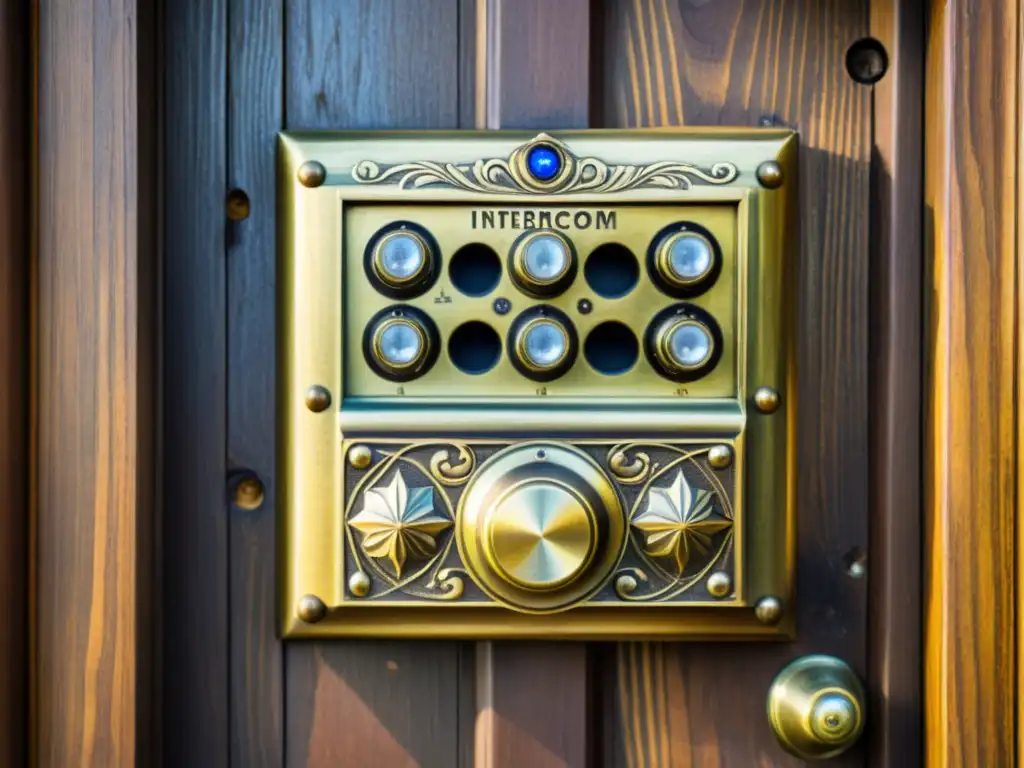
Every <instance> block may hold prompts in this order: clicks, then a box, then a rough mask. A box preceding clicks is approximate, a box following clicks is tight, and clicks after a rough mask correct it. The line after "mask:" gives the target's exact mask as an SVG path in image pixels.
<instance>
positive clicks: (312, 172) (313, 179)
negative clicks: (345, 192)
mask: <svg viewBox="0 0 1024 768" xmlns="http://www.w3.org/2000/svg"><path fill="white" fill-rule="evenodd" d="M326 180H327V169H326V168H324V166H323V163H318V162H317V161H316V160H307V161H306V162H304V163H303V164H302V165H300V166H299V183H300V184H301V185H302V186H304V187H309V188H310V189H313V188H314V187H319V186H320V185H321V184H323V183H324V182H325V181H326Z"/></svg>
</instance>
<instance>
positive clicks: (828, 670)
mask: <svg viewBox="0 0 1024 768" xmlns="http://www.w3.org/2000/svg"><path fill="white" fill-rule="evenodd" d="M768 720H769V722H770V723H771V726H772V730H773V731H775V736H776V738H778V740H779V743H780V744H781V745H782V747H783V748H784V749H785V750H786V751H787V752H789V753H790V754H793V755H796V756H797V757H800V758H803V759H804V760H824V759H827V758H830V757H836V756H838V755H841V754H842V753H843V752H845V751H846V750H848V749H849V748H850V747H852V746H853V745H854V743H856V741H857V739H858V738H859V737H860V734H861V732H862V731H863V730H864V689H863V687H862V686H861V683H860V680H858V679H857V675H856V674H855V673H854V672H853V670H852V669H850V667H849V666H847V665H846V664H845V663H844V662H843V661H841V660H840V659H837V658H834V657H832V656H804V657H802V658H799V659H797V660H796V661H794V662H792V663H791V664H789V666H787V667H786V668H785V669H783V670H782V671H781V672H780V673H779V674H778V675H777V676H776V678H775V681H774V682H773V683H772V686H771V688H770V689H769V691H768Z"/></svg>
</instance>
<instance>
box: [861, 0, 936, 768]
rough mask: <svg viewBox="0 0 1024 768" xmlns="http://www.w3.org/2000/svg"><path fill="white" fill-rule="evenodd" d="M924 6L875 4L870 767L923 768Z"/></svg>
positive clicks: (884, 0) (880, 0)
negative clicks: (879, 69) (878, 60)
mask: <svg viewBox="0 0 1024 768" xmlns="http://www.w3.org/2000/svg"><path fill="white" fill-rule="evenodd" d="M924 26H925V25H924V7H923V3H921V2H918V0H873V2H872V3H871V31H872V34H873V36H874V37H875V38H876V39H877V40H879V41H880V42H881V43H882V44H883V45H884V46H885V49H886V51H887V53H888V56H889V63H890V64H889V71H888V73H887V74H886V75H885V77H884V78H883V79H882V80H881V81H879V82H878V84H877V85H875V86H874V147H873V150H872V157H871V193H872V198H871V237H872V243H871V279H870V286H871V287H870V306H871V312H870V318H871V326H870V336H871V340H872V342H871V343H872V349H873V354H872V355H871V356H870V366H871V367H870V383H869V386H870V401H869V413H870V414H871V419H870V422H869V424H870V430H869V433H870V451H871V505H870V509H871V520H870V530H871V544H870V547H869V550H868V551H869V552H870V557H868V558H867V561H866V567H867V569H868V574H869V576H868V585H869V587H870V595H869V603H870V606H871V609H870V612H869V627H870V634H869V640H868V680H867V683H868V685H867V690H868V696H869V705H868V706H869V708H870V710H869V711H870V712H871V720H870V725H869V730H868V733H867V736H866V740H867V742H868V745H869V762H868V764H869V765H872V766H879V767H881V766H892V767H893V768H902V767H903V766H910V765H920V764H921V761H922V752H921V743H922V742H921V733H922V726H923V710H924V706H923V702H922V693H923V690H922V680H921V676H922V668H921V653H922V647H921V545H920V542H921V513H920V510H921V430H922V423H921V410H922V405H921V391H922V378H921V357H922V355H921V338H922V333H923V325H922V314H923V301H922V296H921V293H922V291H921V287H922V282H923V274H922V264H921V247H922V246H921V226H922V223H923V218H924V217H923V203H924V201H923V197H922V194H923V191H922V182H923V168H922V160H923V155H924V148H923V146H922V141H921V137H922V135H923V131H924V126H923V124H922V118H923V112H924V100H923V90H922V88H923V80H924V37H925V36H924Z"/></svg>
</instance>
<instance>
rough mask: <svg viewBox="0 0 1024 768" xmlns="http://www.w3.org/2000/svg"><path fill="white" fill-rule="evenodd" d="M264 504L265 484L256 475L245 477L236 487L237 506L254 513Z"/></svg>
mask: <svg viewBox="0 0 1024 768" xmlns="http://www.w3.org/2000/svg"><path fill="white" fill-rule="evenodd" d="M262 504H263V483H261V482H260V479H259V478H258V477H256V476H255V475H249V476H247V477H243V478H242V479H241V480H239V481H238V484H237V485H236V486H235V506H236V507H238V508H239V509H246V510H249V511H252V510H254V509H259V508H260V506H262Z"/></svg>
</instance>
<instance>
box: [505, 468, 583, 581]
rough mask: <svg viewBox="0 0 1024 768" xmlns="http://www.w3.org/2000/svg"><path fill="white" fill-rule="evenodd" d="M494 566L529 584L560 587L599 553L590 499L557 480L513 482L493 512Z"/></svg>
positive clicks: (508, 575) (511, 578)
mask: <svg viewBox="0 0 1024 768" xmlns="http://www.w3.org/2000/svg"><path fill="white" fill-rule="evenodd" d="M488 522H489V526H488V529H489V530H488V541H489V544H490V549H489V555H490V561H491V565H492V566H494V569H495V570H496V571H498V573H500V574H501V575H502V576H504V577H505V578H506V579H508V580H509V581H510V582H512V583H513V584H518V585H519V586H521V587H523V588H524V589H536V590H546V589H556V588H558V587H560V586H562V585H564V584H566V583H568V582H570V581H572V580H573V579H574V578H576V577H577V576H578V575H579V574H580V573H581V572H582V571H583V570H584V569H585V568H586V567H587V566H588V565H589V564H590V561H591V560H592V559H593V556H594V544H595V543H596V538H597V526H596V521H595V520H594V512H593V510H592V509H591V508H590V505H589V504H588V503H587V501H586V500H585V499H584V498H583V497H581V496H580V495H579V494H578V493H576V492H575V491H574V490H573V489H572V488H571V487H569V486H565V485H562V484H561V483H559V482H555V481H546V480H527V481H524V482H522V483H520V484H518V485H515V486H512V487H511V488H509V490H508V491H507V492H506V493H505V494H503V496H502V497H501V498H500V499H499V500H498V501H497V503H496V504H495V508H494V512H493V514H491V515H489V516H488Z"/></svg>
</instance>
